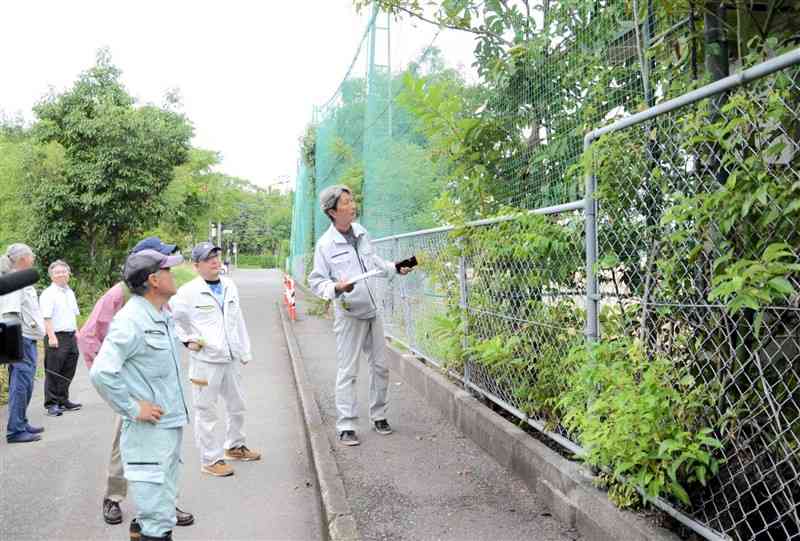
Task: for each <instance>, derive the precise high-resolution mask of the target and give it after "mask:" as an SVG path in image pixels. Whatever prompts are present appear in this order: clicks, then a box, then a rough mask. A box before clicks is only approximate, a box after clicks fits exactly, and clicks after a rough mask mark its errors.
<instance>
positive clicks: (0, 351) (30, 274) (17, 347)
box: [0, 269, 39, 364]
mask: <svg viewBox="0 0 800 541" xmlns="http://www.w3.org/2000/svg"><path fill="white" fill-rule="evenodd" d="M38 281H39V273H38V272H36V271H35V270H33V269H29V270H24V271H19V272H12V273H10V274H6V275H5V276H0V295H8V294H9V293H13V292H15V291H17V290H19V289H22V288H23V287H28V286H31V285H33V284H35V283H36V282H38ZM20 360H22V324H21V323H20V322H19V321H17V320H11V319H0V364H8V363H15V362H17V361H20Z"/></svg>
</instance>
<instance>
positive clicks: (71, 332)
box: [56, 331, 75, 334]
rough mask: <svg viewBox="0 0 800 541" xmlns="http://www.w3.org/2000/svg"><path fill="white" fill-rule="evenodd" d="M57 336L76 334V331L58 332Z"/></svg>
mask: <svg viewBox="0 0 800 541" xmlns="http://www.w3.org/2000/svg"><path fill="white" fill-rule="evenodd" d="M56 334H75V331H56Z"/></svg>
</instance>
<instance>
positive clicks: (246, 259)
mask: <svg viewBox="0 0 800 541" xmlns="http://www.w3.org/2000/svg"><path fill="white" fill-rule="evenodd" d="M239 268H242V269H248V268H250V269H273V268H283V261H282V260H281V258H280V257H277V258H276V257H275V256H274V255H272V254H268V255H247V254H239Z"/></svg>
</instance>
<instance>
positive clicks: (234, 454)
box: [225, 445, 261, 462]
mask: <svg viewBox="0 0 800 541" xmlns="http://www.w3.org/2000/svg"><path fill="white" fill-rule="evenodd" d="M225 458H227V459H228V460H241V461H242V462H250V461H253V460H261V453H257V452H256V451H251V450H250V449H248V448H247V447H245V446H244V445H240V446H239V447H234V448H232V449H225Z"/></svg>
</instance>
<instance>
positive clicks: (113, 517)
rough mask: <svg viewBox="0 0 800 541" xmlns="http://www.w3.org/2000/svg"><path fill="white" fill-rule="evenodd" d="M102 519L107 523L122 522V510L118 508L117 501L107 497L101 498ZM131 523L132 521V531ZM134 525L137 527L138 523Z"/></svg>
mask: <svg viewBox="0 0 800 541" xmlns="http://www.w3.org/2000/svg"><path fill="white" fill-rule="evenodd" d="M103 520H105V521H106V523H107V524H119V523H120V522H122V510H121V509H120V508H119V502H115V501H114V500H109V499H108V498H106V499H105V500H103ZM134 520H135V519H134ZM133 524H134V523H133V522H132V523H131V531H133V529H132V528H133ZM136 526H137V527H138V526H139V524H136Z"/></svg>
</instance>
